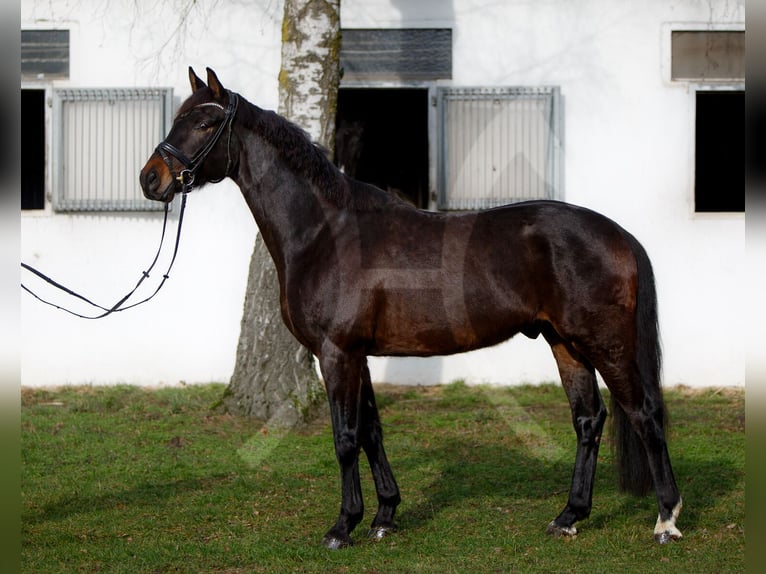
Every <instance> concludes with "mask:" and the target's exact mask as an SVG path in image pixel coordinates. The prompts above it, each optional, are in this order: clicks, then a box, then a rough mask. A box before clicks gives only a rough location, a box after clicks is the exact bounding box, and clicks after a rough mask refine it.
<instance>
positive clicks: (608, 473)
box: [384, 391, 744, 532]
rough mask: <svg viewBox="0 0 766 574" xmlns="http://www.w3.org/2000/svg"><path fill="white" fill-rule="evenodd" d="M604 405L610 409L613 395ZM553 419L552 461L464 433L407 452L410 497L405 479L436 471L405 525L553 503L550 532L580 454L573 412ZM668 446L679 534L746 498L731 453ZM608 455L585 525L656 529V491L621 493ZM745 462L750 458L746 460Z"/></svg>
mask: <svg viewBox="0 0 766 574" xmlns="http://www.w3.org/2000/svg"><path fill="white" fill-rule="evenodd" d="M471 392H473V393H474V394H473V397H472V399H471V400H472V401H473V402H474V404H475V403H476V402H477V401H478V402H479V403H484V404H482V405H481V406H482V408H487V409H491V408H492V406H493V404H492V403H491V401H489V400H485V399H486V397H483V396H482V393H475V391H471ZM605 400H607V401H608V395H607V396H606V397H605ZM396 401H397V399H396V398H392V397H390V396H388V397H386V399H385V403H384V404H385V405H386V407H389V406H391V405H392V404H393V403H395V402H396ZM526 414H531V416H533V417H545V416H549V415H550V414H551V411H547V412H546V411H542V412H540V411H536V410H535V409H529V410H527V411H526ZM555 416H559V417H561V420H559V421H556V425H557V429H556V436H557V437H559V438H558V439H556V438H554V439H553V440H554V442H555V443H556V445H557V446H558V447H559V448H560V449H562V451H563V452H565V453H566V454H565V455H564V456H561V457H556V458H555V459H554V460H546V457H545V456H544V455H545V453H543V452H542V450H537V451H535V450H533V449H530V448H526V447H508V446H503V445H501V444H497V442H491V441H490V440H476V437H475V436H474V437H468V438H467V437H465V436H462V435H461V434H459V433H455V434H452V435H450V437H449V438H448V439H446V440H444V441H441V442H439V443H438V444H434V443H436V442H437V441H435V440H433V441H429V442H431V444H432V445H433V446H431V445H429V446H428V447H416V448H412V445H411V444H410V445H408V447H407V456H406V457H404V458H401V457H394V458H392V460H391V464H392V467H393V470H394V473H395V475H396V476H397V477H398V478H399V482H400V487H401V488H402V490H403V491H404V492H406V491H407V490H408V485H407V483H406V481H407V480H408V479H407V478H406V477H415V478H417V477H418V476H422V475H423V473H424V472H425V471H424V470H423V469H425V468H430V471H429V473H430V474H431V475H432V476H435V478H433V477H432V478H431V480H430V481H428V482H427V483H426V484H425V485H424V486H422V487H421V488H420V495H421V496H420V498H419V500H418V501H417V502H416V503H415V504H414V505H409V506H408V505H406V504H404V505H403V506H402V510H401V512H400V513H399V514H398V520H399V523H400V525H401V526H402V527H403V528H406V529H413V530H414V529H419V528H423V527H425V526H426V525H427V524H428V523H430V522H432V521H433V520H434V517H435V516H436V515H437V514H439V513H440V512H442V511H444V510H447V509H449V508H450V507H452V506H458V505H460V503H461V502H463V501H465V500H470V499H476V500H480V499H483V498H494V499H503V500H507V502H505V503H502V502H499V501H498V502H499V504H501V505H503V506H504V507H507V508H519V505H521V506H523V502H521V501H531V502H533V503H534V504H535V505H537V506H538V510H539V505H540V504H541V503H544V504H543V506H550V501H551V500H552V499H555V500H556V501H557V502H556V506H555V509H554V510H553V514H552V515H550V516H540V517H539V524H540V529H541V531H542V530H544V529H545V527H546V526H547V524H548V522H549V521H550V520H552V519H553V518H555V516H556V515H557V514H558V513H559V512H560V511H561V510H562V509H563V508H564V506H565V505H566V502H567V498H568V494H569V488H570V481H571V477H572V471H573V466H574V458H575V450H576V442H575V441H576V439H575V434H574V430H573V429H572V428H571V423H570V422H569V413H568V409H566V411H559V412H558V413H557V414H556V415H555ZM542 420H543V419H542V418H541V419H540V421H541V422H542ZM506 422H507V423H508V427H507V429H506V430H508V431H509V432H511V433H513V432H514V427H513V421H506ZM477 424H478V423H477ZM384 426H385V421H384ZM607 426H608V425H607ZM564 429H566V430H567V431H568V432H569V433H571V434H570V437H569V439H563V438H561V437H563V436H564V434H562V433H563V430H564ZM677 430H678V431H679V432H681V431H680V429H677ZM721 432H722V433H723V432H724V431H721ZM607 435H609V433H608V431H607V430H606V429H605V438H606V437H607ZM721 439H723V437H721ZM706 440H711V441H715V440H716V438H715V436H710V437H707V438H706ZM670 446H671V458H672V463H673V469H674V472H675V476H676V481H677V483H678V486H679V489H680V491H681V495H682V497H683V501H684V509H683V512H682V514H681V518H680V520H679V526H680V527H681V530H682V531H690V532H691V531H693V530H695V529H698V528H705V527H706V526H707V525H708V524H709V523H710V522H711V517H710V512H711V509H712V508H714V507H715V505H716V504H717V502H718V501H719V500H720V499H722V498H725V497H727V496H729V495H731V494H732V493H733V492H736V491H738V490H742V491H743V492H744V470H743V469H742V468H740V467H739V466H738V464H737V463H736V459H737V456H739V455H738V454H730V453H729V454H727V453H726V452H725V450H724V451H721V452H719V453H714V452H708V453H706V454H705V455H696V456H695V455H687V454H685V453H684V452H680V453H676V454H673V452H672V451H673V448H672V447H673V444H672V442H671V445H670ZM609 450H610V449H609V445H608V444H607V441H605V444H603V445H602V447H601V454H600V456H599V464H598V468H597V472H596V483H595V488H594V497H593V502H594V506H593V513H592V514H591V517H590V518H589V519H587V521H583V524H584V525H585V524H587V528H588V529H590V530H601V531H604V530H606V529H608V528H610V524H611V523H613V522H614V521H622V520H623V519H624V520H625V521H628V522H629V521H635V524H637V525H638V524H642V523H645V524H647V525H648V527H649V528H653V526H654V522H655V520H656V517H657V504H656V499H655V496H654V491H653V490H652V491H650V493H649V494H648V495H647V496H646V497H636V496H633V495H630V494H628V493H623V492H621V491H620V490H619V486H618V478H617V470H616V468H615V467H614V465H613V464H612V453H611V452H609ZM741 456H742V457H744V454H743V453H742V454H741ZM568 457H569V458H568ZM548 458H550V457H548ZM605 459H606V460H605ZM402 478H404V480H402ZM409 486H410V487H411V486H412V485H409ZM743 498H744V494H743ZM546 501H548V502H546ZM600 501H601V503H600ZM405 502H406V501H405ZM742 503H743V504H744V500H743V501H742ZM534 520H535V521H538V518H537V517H534ZM712 520H714V519H712ZM533 527H535V526H533Z"/></svg>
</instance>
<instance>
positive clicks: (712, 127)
mask: <svg viewBox="0 0 766 574" xmlns="http://www.w3.org/2000/svg"><path fill="white" fill-rule="evenodd" d="M686 28H688V26H687V27H686ZM670 58H671V60H670V79H671V81H673V82H687V83H691V85H692V86H691V87H692V94H693V106H692V109H693V110H694V211H695V212H697V213H709V212H741V211H744V210H745V91H744V81H745V31H744V29H741V30H731V29H729V30H727V29H721V28H719V27H712V28H711V29H707V30H694V29H682V30H671V32H670Z"/></svg>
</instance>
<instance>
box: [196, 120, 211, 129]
mask: <svg viewBox="0 0 766 574" xmlns="http://www.w3.org/2000/svg"><path fill="white" fill-rule="evenodd" d="M209 127H210V124H209V123H208V122H207V120H202V121H201V122H200V123H199V124H197V129H198V130H206V129H207V128H209Z"/></svg>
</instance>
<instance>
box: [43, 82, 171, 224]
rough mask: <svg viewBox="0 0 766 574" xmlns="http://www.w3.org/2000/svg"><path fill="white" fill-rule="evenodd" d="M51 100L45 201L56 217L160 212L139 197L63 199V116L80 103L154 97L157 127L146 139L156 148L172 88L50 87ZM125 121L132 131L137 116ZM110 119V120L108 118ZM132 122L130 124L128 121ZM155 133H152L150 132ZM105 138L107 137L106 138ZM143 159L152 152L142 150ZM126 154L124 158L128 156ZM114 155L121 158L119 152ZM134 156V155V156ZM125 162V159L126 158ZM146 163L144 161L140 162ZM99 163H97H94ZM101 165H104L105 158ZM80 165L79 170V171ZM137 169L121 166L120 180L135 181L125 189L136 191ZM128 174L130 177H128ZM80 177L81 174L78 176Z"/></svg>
mask: <svg viewBox="0 0 766 574" xmlns="http://www.w3.org/2000/svg"><path fill="white" fill-rule="evenodd" d="M47 93H48V94H49V98H50V100H49V101H50V104H49V108H50V112H49V113H50V122H49V124H50V131H49V134H50V139H49V142H50V143H49V145H48V146H47V151H48V152H49V153H48V157H47V158H46V164H47V166H48V168H49V173H50V177H49V178H48V181H49V183H50V188H49V193H46V196H47V198H48V199H49V200H50V204H51V209H52V210H53V211H54V212H57V213H67V212H70V213H84V212H148V211H159V210H162V209H163V206H162V205H160V204H159V203H158V202H155V201H151V200H148V199H145V198H143V196H142V195H140V194H137V195H136V196H135V197H132V198H120V197H114V196H101V195H99V196H97V197H96V198H90V199H76V198H73V197H66V195H65V193H66V192H65V188H64V187H63V186H64V185H65V183H64V182H65V180H66V177H67V176H66V175H65V169H66V165H65V159H64V158H65V153H66V150H65V146H66V139H67V138H68V137H70V134H68V133H67V132H66V126H65V122H66V119H67V118H66V116H65V110H64V107H65V106H66V105H67V104H68V103H73V102H74V103H76V102H82V103H85V104H96V105H98V104H103V103H104V102H106V103H115V102H117V101H135V100H134V98H137V99H139V100H140V99H141V98H149V99H151V98H152V97H155V100H156V102H157V104H156V105H157V107H158V109H157V110H155V111H154V112H153V113H155V115H156V116H157V118H158V125H156V126H152V128H154V129H155V130H156V133H153V134H151V136H150V137H149V138H148V139H147V141H146V143H147V145H151V146H153V145H155V144H156V142H159V141H160V140H162V138H163V137H165V134H166V133H167V132H168V130H169V129H170V126H171V124H172V114H173V88H170V87H128V88H119V87H110V88H80V87H51V88H49V90H47ZM128 114H129V115H128V120H127V122H128V123H127V124H126V127H127V128H128V129H131V130H132V129H134V128H135V125H136V124H135V122H136V119H137V118H136V116H135V114H132V115H131V112H130V111H129V112H128ZM106 115H107V114H106V112H104V115H103V117H102V120H103V121H104V122H106V121H107V118H106ZM109 119H111V116H110V118H109ZM131 120H132V121H131ZM97 121H98V120H97ZM152 131H154V130H152ZM105 137H108V135H106V136H105ZM145 152H146V157H148V156H149V154H150V153H151V149H147V150H145ZM127 154H128V152H127V150H126V151H125V155H127ZM116 155H118V156H119V155H120V154H119V152H118V153H117V154H116ZM133 155H134V156H135V154H133ZM89 158H90V159H91V160H92V159H93V153H91V154H89ZM118 159H122V158H118ZM125 159H127V158H125ZM142 159H145V158H142ZM96 161H98V160H96ZM102 161H107V160H106V158H104V159H102ZM83 165H85V164H82V165H81V166H80V167H81V168H82V167H83ZM140 168H141V166H140V165H127V164H126V165H124V166H122V169H123V170H124V173H123V176H124V177H127V178H128V181H129V180H130V178H132V177H134V178H135V181H134V182H130V183H129V184H127V185H126V187H132V188H135V189H136V190H139V189H140V187H139V183H138V172H139V170H140ZM128 174H132V176H131V175H128ZM78 175H81V174H78Z"/></svg>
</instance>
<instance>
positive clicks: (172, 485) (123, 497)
mask: <svg viewBox="0 0 766 574" xmlns="http://www.w3.org/2000/svg"><path fill="white" fill-rule="evenodd" d="M235 478H236V476H235V475H232V474H218V475H214V476H208V477H203V478H187V479H179V480H176V481H169V482H157V483H152V482H149V483H144V484H140V485H137V486H136V487H134V488H130V489H127V490H122V491H114V492H109V493H104V494H100V495H96V496H86V495H73V496H70V497H67V498H65V499H62V500H59V501H57V502H54V503H51V504H47V505H45V506H44V507H43V508H42V509H40V510H39V511H29V512H28V513H26V515H25V516H24V522H27V523H28V524H38V523H43V522H48V521H58V520H65V519H67V518H70V517H72V516H76V515H78V514H86V513H97V512H104V511H112V510H114V509H115V508H121V507H148V508H152V507H157V506H158V505H161V504H166V503H167V501H169V500H172V499H174V498H178V497H179V496H181V495H183V494H186V493H205V492H210V491H213V490H221V489H227V488H228V489H232V483H233V479H235ZM243 496H244V494H243Z"/></svg>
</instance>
